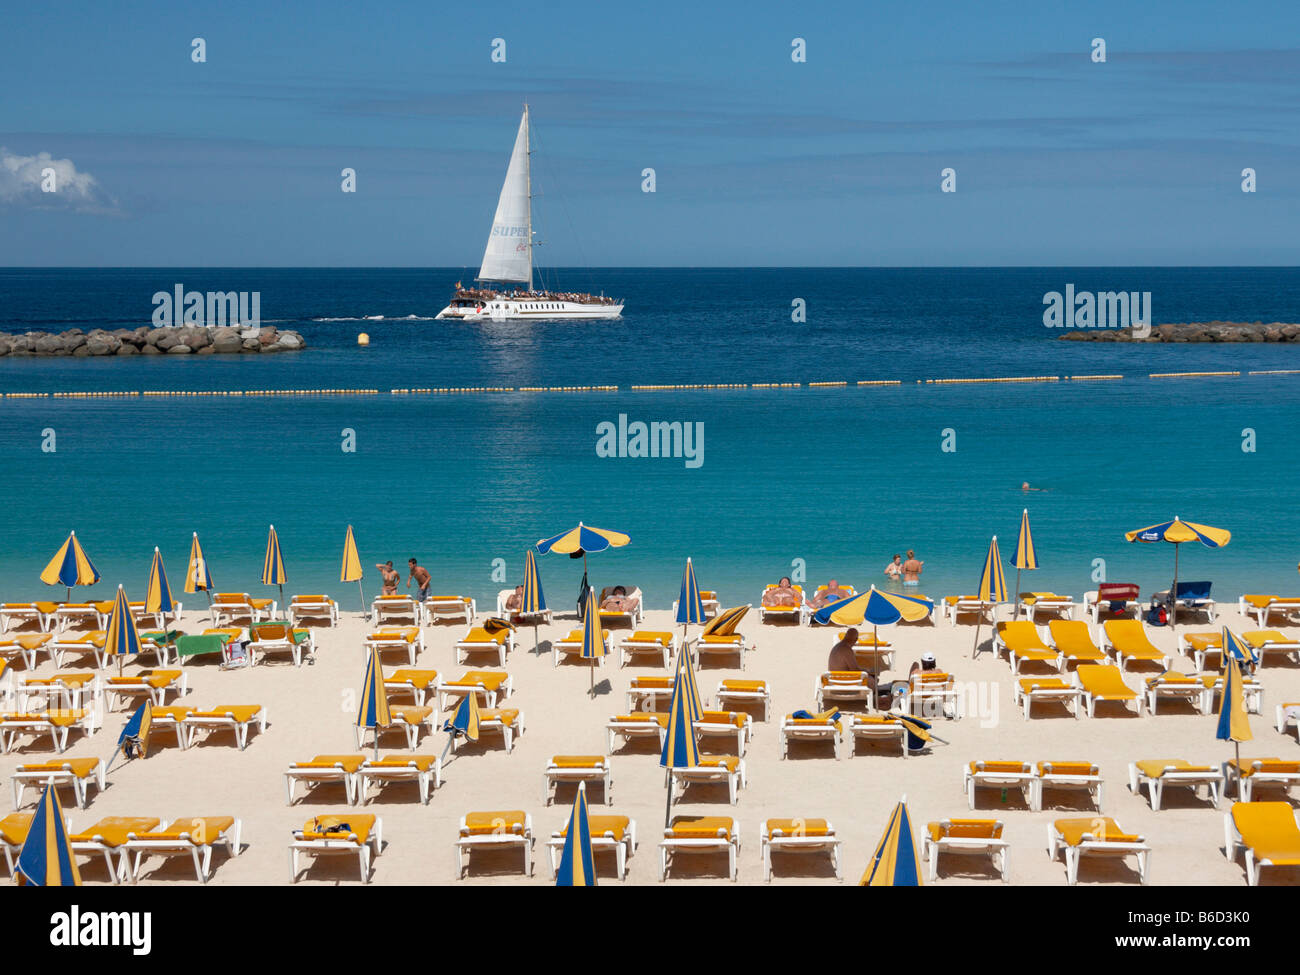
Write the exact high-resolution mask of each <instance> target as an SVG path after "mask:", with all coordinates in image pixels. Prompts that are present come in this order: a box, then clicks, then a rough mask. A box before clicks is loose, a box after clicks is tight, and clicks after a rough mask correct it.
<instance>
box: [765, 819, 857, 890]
mask: <svg viewBox="0 0 1300 975" xmlns="http://www.w3.org/2000/svg"><path fill="white" fill-rule="evenodd" d="M760 842H761V850H762V854H763V882H764V883H769V882H770V881H771V880H772V854H773V853H829V854H830V856H831V869H832V870H833V871H834V872H835V879H836V880H843V879H844V875H843V874H842V873H841V871H840V847H841V846H842V845H843V841H842V840H841V839H840V838H839V835H838V834H837V833H836V832H835V827H834V826H833V825H831V822H830V820H828V819H765V820H763V832H762V836H761V841H760Z"/></svg>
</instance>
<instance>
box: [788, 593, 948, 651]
mask: <svg viewBox="0 0 1300 975" xmlns="http://www.w3.org/2000/svg"><path fill="white" fill-rule="evenodd" d="M933 612H934V603H933V602H931V601H930V600H928V599H923V598H921V597H920V596H908V595H905V594H903V593H893V592H881V591H880V590H879V589H877V588H876V587H875V586H874V585H873V586H872V587H871V588H870V589H868V590H867V591H866V592H860V593H858V594H857V595H856V596H849V597H848V598H847V599H841V600H839V601H838V602H834V603H827V604H826V605H825V606H823V607H822V608H821V609H819V610H817V612H816V613H814V614H813V619H815V620H816V621H817V622H818V623H820V624H822V626H828V625H830V624H832V623H834V624H835V625H837V626H859V625H861V624H863V623H870V624H871V634H872V637H873V638H874V639H876V640H877V641H879V634H878V633H877V631H876V627H878V626H888V625H890V624H891V623H897V622H898V621H899V620H907V621H908V622H909V623H915V622H917V621H918V620H923V619H925V618H926V617H927V616H929V615H930V614H931V613H933Z"/></svg>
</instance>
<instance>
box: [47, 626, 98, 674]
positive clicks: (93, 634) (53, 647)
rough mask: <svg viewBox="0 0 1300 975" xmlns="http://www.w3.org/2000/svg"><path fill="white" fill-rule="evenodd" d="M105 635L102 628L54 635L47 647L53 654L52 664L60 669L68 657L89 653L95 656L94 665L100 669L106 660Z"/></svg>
mask: <svg viewBox="0 0 1300 975" xmlns="http://www.w3.org/2000/svg"><path fill="white" fill-rule="evenodd" d="M107 635H108V634H107V633H105V631H103V630H91V631H90V632H89V633H77V634H74V635H66V636H57V637H55V638H54V640H53V641H52V642H51V643H50V645H49V648H48V649H49V651H50V653H52V654H53V655H54V666H56V667H58V668H59V669H62V668H63V666H64V662H65V661H66V659H67V658H68V657H70V656H73V657H84V656H85V655H86V654H91V655H92V656H94V658H95V666H96V667H98V668H100V669H101V670H102V669H103V668H104V666H105V662H106V661H105V654H104V639H105V637H107Z"/></svg>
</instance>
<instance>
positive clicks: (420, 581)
mask: <svg viewBox="0 0 1300 975" xmlns="http://www.w3.org/2000/svg"><path fill="white" fill-rule="evenodd" d="M406 561H407V562H408V563H409V564H410V566H411V574H410V575H408V576H407V577H406V588H407V589H410V588H411V580H412V579H414V580H415V583H416V586H417V587H418V588H419V597H418V599H419V602H425V601H426V600H427V599H428V598H429V570H428V569H426V568H425V567H424V566H422V565H420V564H418V563H417V562H416V561H415V559H413V558H412V559H407V560H406Z"/></svg>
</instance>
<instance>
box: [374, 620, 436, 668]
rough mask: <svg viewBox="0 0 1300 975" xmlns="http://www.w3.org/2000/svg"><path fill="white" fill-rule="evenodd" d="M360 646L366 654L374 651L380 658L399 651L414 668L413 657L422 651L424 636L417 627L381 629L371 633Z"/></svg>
mask: <svg viewBox="0 0 1300 975" xmlns="http://www.w3.org/2000/svg"><path fill="white" fill-rule="evenodd" d="M362 646H363V648H364V650H365V652H366V653H367V654H369V653H370V651H371V650H374V651H376V652H377V653H379V654H380V655H381V656H382V655H383V654H385V653H388V652H389V651H391V650H397V651H401V652H403V653H405V654H406V658H407V662H408V663H409V664H410V665H411V666H412V667H414V666H415V655H416V654H417V653H421V652H423V651H424V634H423V633H422V632H421V631H420V628H419V627H418V626H389V627H381V628H380V629H378V630H374V631H372V632H371V633H370V635H369V636H367V637H366V639H365V641H364V643H363V644H362Z"/></svg>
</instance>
